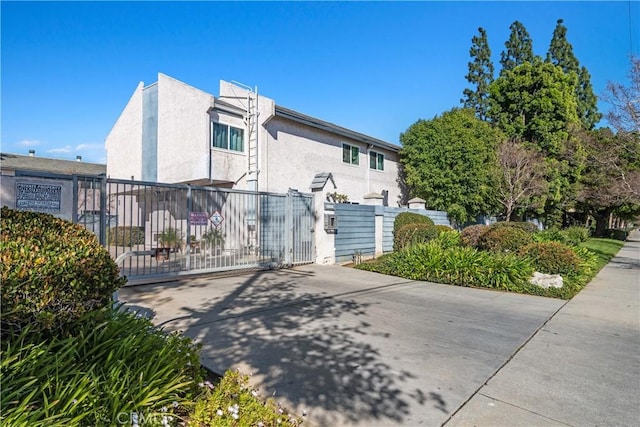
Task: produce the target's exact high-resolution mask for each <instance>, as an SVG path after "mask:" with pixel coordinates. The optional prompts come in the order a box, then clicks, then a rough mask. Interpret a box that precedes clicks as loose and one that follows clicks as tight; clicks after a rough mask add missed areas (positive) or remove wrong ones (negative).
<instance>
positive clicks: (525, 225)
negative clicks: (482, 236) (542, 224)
mask: <svg viewBox="0 0 640 427" xmlns="http://www.w3.org/2000/svg"><path fill="white" fill-rule="evenodd" d="M490 227H491V228H502V227H512V228H519V229H520V230H522V231H526V232H527V233H535V232H536V231H538V226H537V225H535V224H534V223H532V222H519V221H508V222H507V221H500V222H494V223H493V224H491V226H490Z"/></svg>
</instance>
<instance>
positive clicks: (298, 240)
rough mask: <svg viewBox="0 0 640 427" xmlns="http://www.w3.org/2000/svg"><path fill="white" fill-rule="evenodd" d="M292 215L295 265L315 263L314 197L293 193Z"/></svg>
mask: <svg viewBox="0 0 640 427" xmlns="http://www.w3.org/2000/svg"><path fill="white" fill-rule="evenodd" d="M289 200H290V203H291V204H292V206H291V210H292V212H291V214H292V219H293V221H292V224H291V225H292V227H293V235H292V239H291V242H292V247H291V250H292V259H291V262H292V264H294V265H297V264H305V263H310V262H313V261H314V259H315V256H314V240H313V237H314V236H313V231H314V230H313V228H314V225H315V214H314V212H313V196H309V195H305V194H300V193H295V192H292V193H291V197H290V199H289Z"/></svg>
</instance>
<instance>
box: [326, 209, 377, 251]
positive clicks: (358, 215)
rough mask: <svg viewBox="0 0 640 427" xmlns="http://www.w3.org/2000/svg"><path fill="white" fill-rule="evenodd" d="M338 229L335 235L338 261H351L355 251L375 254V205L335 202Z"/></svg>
mask: <svg viewBox="0 0 640 427" xmlns="http://www.w3.org/2000/svg"><path fill="white" fill-rule="evenodd" d="M335 212H336V218H337V221H338V229H337V233H336V236H335V248H336V262H345V261H351V260H352V257H353V254H354V252H355V251H359V252H360V253H361V254H362V255H374V254H375V249H376V241H375V232H376V224H375V206H365V205H350V204H346V203H336V204H335Z"/></svg>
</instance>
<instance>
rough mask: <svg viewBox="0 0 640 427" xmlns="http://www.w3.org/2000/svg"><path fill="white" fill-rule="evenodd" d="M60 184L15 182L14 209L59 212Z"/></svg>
mask: <svg viewBox="0 0 640 427" xmlns="http://www.w3.org/2000/svg"><path fill="white" fill-rule="evenodd" d="M61 200H62V185H49V184H35V183H28V182H16V209H23V210H31V211H36V212H45V213H60V205H61Z"/></svg>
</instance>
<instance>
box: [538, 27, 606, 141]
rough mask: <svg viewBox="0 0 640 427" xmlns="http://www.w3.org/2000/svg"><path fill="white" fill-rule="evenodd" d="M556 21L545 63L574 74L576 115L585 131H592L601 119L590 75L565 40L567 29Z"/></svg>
mask: <svg viewBox="0 0 640 427" xmlns="http://www.w3.org/2000/svg"><path fill="white" fill-rule="evenodd" d="M563 22H564V21H563V20H562V19H558V21H557V23H556V28H555V29H554V31H553V37H552V38H551V43H550V45H549V51H548V52H547V62H550V63H552V64H554V65H557V66H559V67H560V68H562V71H564V72H565V73H575V74H576V76H577V77H578V79H577V81H576V84H575V94H576V99H577V101H578V104H577V113H578V117H580V120H581V122H582V125H583V126H584V128H585V129H593V128H594V127H595V125H596V123H598V122H599V121H600V119H601V118H602V115H601V114H600V113H599V112H598V99H597V98H596V96H595V94H594V93H593V86H592V85H591V75H590V74H589V71H588V70H587V68H586V67H581V66H580V63H579V62H578V58H576V56H575V55H574V53H573V46H572V45H571V43H569V41H568V40H567V27H565V26H564V23H563Z"/></svg>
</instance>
